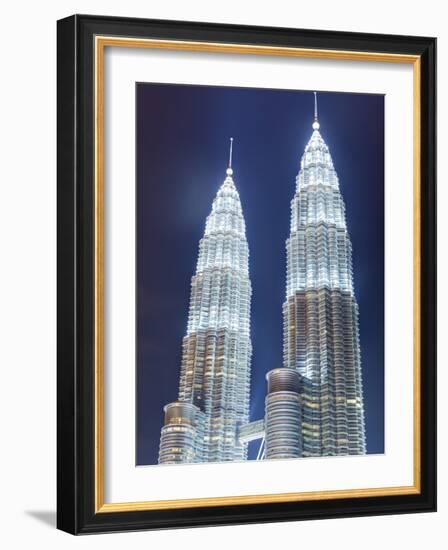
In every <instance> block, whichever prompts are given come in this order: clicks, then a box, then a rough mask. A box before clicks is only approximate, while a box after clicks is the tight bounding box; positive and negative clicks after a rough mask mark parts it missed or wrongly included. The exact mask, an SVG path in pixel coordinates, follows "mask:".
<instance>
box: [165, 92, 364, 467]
mask: <svg viewBox="0 0 448 550" xmlns="http://www.w3.org/2000/svg"><path fill="white" fill-rule="evenodd" d="M314 101H315V103H314V105H315V108H314V122H313V133H312V135H311V138H310V140H309V142H308V144H307V146H306V148H305V151H304V153H303V156H302V159H301V163H300V171H299V174H298V175H297V178H296V191H295V195H294V197H293V199H292V202H291V228H290V235H289V238H288V239H287V241H286V255H287V273H286V300H285V302H284V304H283V322H284V326H283V341H284V343H283V366H282V367H280V368H276V369H274V370H271V371H269V372H268V373H267V376H266V378H267V383H268V384H267V385H268V387H267V395H266V400H265V416H264V418H262V419H260V420H256V421H254V422H249V402H250V363H251V354H252V346H251V338H250V302H251V294H252V290H251V283H250V278H249V247H248V244H247V240H246V230H245V223H244V217H243V211H242V208H241V202H240V198H239V194H238V191H237V189H236V187H235V183H234V181H233V170H232V141H231V145H230V158H229V166H228V168H227V172H226V178H225V180H224V182H223V184H222V185H221V187H220V189H219V191H218V193H217V195H216V197H215V199H214V201H213V205H212V210H211V212H210V214H209V216H208V217H207V221H206V225H205V232H204V236H203V238H202V239H201V241H200V243H199V257H198V262H197V266H196V273H195V275H194V276H193V278H192V281H191V296H190V309H189V317H188V327H187V333H186V335H185V337H184V339H183V355H182V365H181V371H180V382H179V395H178V400H177V401H176V402H174V403H170V404H168V405H166V406H165V408H164V411H165V420H164V425H163V427H162V430H161V437H160V450H159V463H160V464H173V463H195V462H224V461H240V460H246V459H247V446H248V442H249V441H252V440H256V439H260V441H261V444H260V447H259V454H258V458H266V459H275V458H294V457H307V456H332V455H357V454H365V452H366V444H365V427H364V406H363V391H362V377H361V357H360V346H359V328H358V305H357V302H356V298H355V295H354V289H353V275H352V247H351V242H350V237H349V234H348V232H347V225H346V220H345V206H344V201H343V199H342V196H341V193H340V190H339V182H338V176H337V174H336V171H335V169H334V166H333V161H332V158H331V156H330V152H329V149H328V146H327V145H326V143H325V142H324V140H323V138H322V136H321V134H320V131H319V130H320V125H319V122H318V116H317V99H316V94H315V96H314Z"/></svg>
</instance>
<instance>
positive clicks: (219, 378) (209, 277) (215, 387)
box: [159, 156, 252, 463]
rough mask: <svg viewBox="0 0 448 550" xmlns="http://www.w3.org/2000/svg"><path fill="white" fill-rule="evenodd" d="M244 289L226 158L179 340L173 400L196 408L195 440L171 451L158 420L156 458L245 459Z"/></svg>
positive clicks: (245, 269) (245, 271) (236, 204)
mask: <svg viewBox="0 0 448 550" xmlns="http://www.w3.org/2000/svg"><path fill="white" fill-rule="evenodd" d="M251 293H252V290H251V283H250V279H249V248H248V244H247V240H246V228H245V222H244V218H243V212H242V208H241V202H240V198H239V194H238V191H237V189H236V187H235V183H234V181H233V170H232V168H231V156H230V161H229V167H228V169H227V172H226V178H225V180H224V182H223V184H222V185H221V187H220V189H219V190H218V193H217V195H216V197H215V199H214V201H213V204H212V210H211V213H210V214H209V216H208V217H207V220H206V224H205V232H204V236H203V238H202V239H201V241H200V243H199V257H198V261H197V267H196V273H195V275H194V276H193V278H192V280H191V294H190V307H189V316H188V326H187V333H186V335H185V337H184V339H183V345H182V349H183V353H182V364H181V371H180V383H179V395H178V402H180V403H189V404H191V405H193V406H194V407H195V408H196V414H195V415H194V421H193V423H192V426H193V431H194V438H196V439H195V441H194V442H193V443H192V442H191V441H190V439H189V437H190V434H189V435H188V437H187V436H186V437H185V445H186V446H188V449H189V450H188V452H187V451H186V450H185V451H184V450H183V449H182V444H177V443H176V444H174V443H173V448H177V449H181V451H174V452H171V451H170V446H171V442H173V441H174V439H173V437H172V432H169V431H167V429H168V428H169V427H170V423H169V422H167V420H165V425H164V427H163V428H162V433H161V441H160V452H159V463H179V462H222V461H233V460H245V459H246V458H247V443H246V442H242V441H240V440H239V438H238V432H239V428H240V427H241V425H242V424H246V423H247V422H248V418H249V391H250V361H251V354H252V346H251V339H250V301H251ZM181 420H182V422H184V419H181ZM194 438H193V439H194ZM176 441H180V438H178V439H176ZM191 449H194V450H193V451H191Z"/></svg>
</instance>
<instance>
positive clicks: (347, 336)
mask: <svg viewBox="0 0 448 550" xmlns="http://www.w3.org/2000/svg"><path fill="white" fill-rule="evenodd" d="M319 130H320V125H319V122H318V116H317V99H316V96H315V113H314V122H313V133H312V135H311V138H310V140H309V142H308V144H307V146H306V147H305V151H304V153H303V156H302V160H301V164H300V171H299V174H298V175H297V178H296V192H295V195H294V198H293V199H292V202H291V227H290V235H289V238H288V240H287V242H286V253H287V277H286V301H285V303H284V305H283V321H284V328H283V330H284V343H283V366H284V367H286V368H288V369H297V371H298V372H299V374H300V375H301V391H300V394H301V400H302V419H301V424H302V428H301V431H302V440H303V442H302V445H303V449H302V453H301V456H321V455H326V456H328V455H346V454H365V452H366V446H365V427H364V405H363V390H362V378H361V355H360V346H359V328H358V304H357V302H356V298H355V294H354V289H353V275H352V245H351V241H350V236H349V234H348V231H347V224H346V220H345V205H344V201H343V199H342V196H341V193H340V190H339V181H338V176H337V174H336V171H335V169H334V166H333V161H332V158H331V155H330V152H329V149H328V146H327V145H326V143H325V141H324V140H323V138H322V136H321V134H320V131H319Z"/></svg>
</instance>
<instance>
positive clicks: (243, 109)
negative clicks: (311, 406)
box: [136, 83, 384, 464]
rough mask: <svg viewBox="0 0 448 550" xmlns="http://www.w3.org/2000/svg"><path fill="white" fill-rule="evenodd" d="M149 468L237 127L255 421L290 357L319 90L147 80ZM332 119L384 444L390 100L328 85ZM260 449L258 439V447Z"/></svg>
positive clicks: (142, 261) (367, 384) (144, 380)
mask: <svg viewBox="0 0 448 550" xmlns="http://www.w3.org/2000/svg"><path fill="white" fill-rule="evenodd" d="M136 99H137V102H136V104H137V114H136V116H137V136H136V137H137V140H136V142H137V158H136V162H137V441H136V449H137V464H155V463H157V456H158V445H159V437H160V428H161V426H162V422H163V406H164V405H165V404H166V403H169V402H171V401H174V400H176V398H177V391H178V377H179V369H180V362H181V343H182V337H183V336H184V334H185V330H186V326H187V316H188V302H189V293H190V279H191V276H192V275H193V273H194V270H195V267H196V260H197V254H198V244H199V240H200V238H201V236H202V234H203V231H204V226H205V219H206V217H207V215H208V213H209V212H210V208H211V205H212V201H213V198H214V196H215V194H216V192H217V190H218V188H219V186H220V185H221V183H222V182H223V180H224V177H225V169H226V166H227V157H228V144H229V137H230V136H233V137H234V155H233V167H234V180H235V183H236V186H237V188H238V191H239V193H240V197H241V202H242V206H243V212H244V216H245V220H246V229H247V238H248V242H249V250H250V264H249V265H250V277H251V281H252V288H253V294H252V310H251V311H252V316H251V324H252V331H251V332H252V344H253V356H252V385H251V420H255V419H258V418H261V416H262V415H263V409H264V398H265V388H266V385H265V374H266V372H267V371H269V370H271V369H273V368H275V367H279V366H281V365H282V303H283V301H284V299H285V279H286V271H285V261H286V255H285V240H286V238H287V237H288V233H289V220H290V202H291V199H292V197H293V195H294V190H295V177H296V175H297V172H298V169H299V162H300V158H301V155H302V152H303V149H304V147H305V145H306V143H307V141H308V140H309V138H310V136H311V132H312V129H311V124H312V119H313V94H312V92H300V91H288V90H264V89H252V88H224V87H209V86H183V85H169V84H168V85H165V84H147V83H141V84H138V85H137V90H136ZM318 101H319V121H320V124H321V133H322V136H323V138H324V139H325V141H326V142H327V144H328V146H329V148H330V152H331V154H332V157H333V161H334V164H335V168H336V171H337V173H338V175H339V179H340V187H341V192H342V195H343V197H344V200H345V203H346V207H347V212H346V213H347V224H348V229H349V232H350V236H351V239H352V243H353V269H354V280H355V292H356V297H357V299H358V303H359V309H360V336H361V354H362V368H363V377H364V398H365V409H366V427H367V450H368V452H369V453H382V452H384V359H383V356H384V97H383V96H381V95H365V94H345V93H326V92H319V94H318ZM253 452H254V449H253V448H252V447H251V453H250V454H251V456H253Z"/></svg>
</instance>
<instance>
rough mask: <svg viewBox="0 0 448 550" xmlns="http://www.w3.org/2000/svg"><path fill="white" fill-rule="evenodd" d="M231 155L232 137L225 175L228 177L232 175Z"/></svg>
mask: <svg viewBox="0 0 448 550" xmlns="http://www.w3.org/2000/svg"><path fill="white" fill-rule="evenodd" d="M232 153H233V137H231V138H230V151H229V166H228V168H227V170H226V174H227V175H228V176H231V175H232V174H233V170H232Z"/></svg>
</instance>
